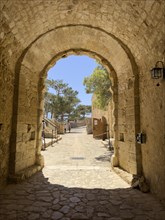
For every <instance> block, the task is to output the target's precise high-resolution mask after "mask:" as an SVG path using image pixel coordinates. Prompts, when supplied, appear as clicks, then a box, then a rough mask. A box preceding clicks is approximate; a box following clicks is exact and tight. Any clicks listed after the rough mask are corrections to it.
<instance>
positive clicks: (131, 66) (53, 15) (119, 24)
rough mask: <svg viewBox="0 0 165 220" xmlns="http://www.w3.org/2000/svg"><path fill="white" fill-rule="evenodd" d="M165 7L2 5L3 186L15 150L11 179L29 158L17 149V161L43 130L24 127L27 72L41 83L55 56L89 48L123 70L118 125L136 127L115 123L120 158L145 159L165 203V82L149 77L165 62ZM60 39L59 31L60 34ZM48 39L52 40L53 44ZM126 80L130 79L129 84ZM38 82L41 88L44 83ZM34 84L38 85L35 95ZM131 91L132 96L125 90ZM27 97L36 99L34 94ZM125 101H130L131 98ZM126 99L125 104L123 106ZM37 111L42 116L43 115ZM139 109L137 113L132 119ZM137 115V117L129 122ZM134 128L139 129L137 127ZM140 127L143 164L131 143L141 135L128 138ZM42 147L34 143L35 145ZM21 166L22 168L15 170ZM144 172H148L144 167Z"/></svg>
mask: <svg viewBox="0 0 165 220" xmlns="http://www.w3.org/2000/svg"><path fill="white" fill-rule="evenodd" d="M164 8H165V2H164V0H159V1H158V0H152V1H148V0H139V1H137V0H132V1H120V0H112V1H107V0H102V1H101V2H100V1H99V0H91V1H88V0H83V1H80V0H70V1H68V0H64V1H57V0H54V1H44V0H40V1H30V2H29V1H28V0H24V1H16V0H13V1H11V0H6V1H1V4H0V10H1V12H2V13H1V18H2V19H1V29H2V30H1V33H0V54H1V56H0V61H1V66H0V67H1V68H0V87H1V93H0V106H1V111H0V177H1V178H0V185H2V183H3V182H4V181H5V180H6V179H7V176H8V161H9V151H10V162H11V161H14V162H12V163H11V164H10V165H9V167H10V173H15V162H17V164H19V161H17V156H18V155H19V157H20V158H21V157H22V156H24V154H23V153H22V152H21V150H22V149H23V148H21V144H20V146H19V148H20V151H18V148H17V151H18V152H17V153H18V154H17V156H16V143H17V146H18V145H19V143H20V142H21V140H22V139H24V141H25V140H26V138H27V139H28V138H29V139H30V138H31V139H33V137H34V133H32V132H33V131H34V130H35V129H36V127H34V126H31V124H33V123H34V121H32V123H30V122H29V123H28V121H27V124H26V126H25V127H24V126H22V127H21V126H18V121H19V120H20V119H21V115H20V113H21V112H23V111H25V110H26V112H27V109H28V108H27V109H26V108H25V109H24V110H23V108H22V106H21V105H20V101H21V100H20V98H21V92H20V91H21V89H22V91H25V90H26V89H25V88H26V87H28V86H29V85H30V81H29V82H28V81H26V83H25V84H24V83H23V85H25V86H22V88H20V87H19V86H20V85H21V83H20V81H21V80H23V79H21V76H23V75H22V73H23V72H26V73H27V76H28V75H30V74H31V76H32V77H31V79H32V78H33V77H34V76H36V81H37V79H39V74H41V72H42V70H43V69H44V67H45V66H46V65H47V64H48V62H49V61H50V60H51V59H52V58H53V56H56V55H57V54H59V55H60V54H64V53H65V51H68V50H75V49H76V50H80V49H81V51H85V50H86V51H88V52H92V53H96V54H98V55H99V56H101V57H102V58H104V60H106V61H108V62H109V63H110V64H111V66H112V67H113V68H114V71H115V72H116V79H119V81H116V82H117V83H116V85H118V87H116V86H115V83H114V88H113V91H115V92H114V94H117V95H116V99H115V100H117V101H115V104H116V105H117V107H119V108H115V109H114V115H118V117H116V122H117V123H116V124H117V125H121V124H123V121H124V120H125V119H126V118H128V121H129V122H128V123H126V126H125V124H123V125H124V126H121V127H120V128H121V129H118V127H117V126H116V125H115V129H116V130H117V131H118V133H116V137H118V138H117V144H118V145H117V144H116V146H117V149H118V150H119V151H120V153H119V156H118V157H122V156H123V158H124V155H126V154H127V153H128V154H129V155H130V157H129V158H131V159H130V160H129V164H130V165H131V163H132V161H136V160H137V159H138V161H139V160H141V159H142V164H143V172H144V175H145V177H146V178H147V179H148V180H149V182H150V185H151V191H152V192H154V193H156V194H157V195H158V196H159V197H160V198H165V194H163V193H162V192H163V190H164V183H165V175H164V173H165V166H164V164H165V158H164V155H165V148H164V140H165V139H164V133H165V123H164V122H165V111H164V109H165V102H164V100H165V99H164V94H165V90H164V88H165V87H164V82H165V81H164V80H163V79H160V80H157V81H155V80H153V79H151V76H150V73H149V71H150V69H151V68H152V67H153V66H154V65H155V63H156V62H157V61H158V60H160V61H163V62H164V60H165V53H164V51H165V49H164V45H165V44H164V39H165V32H164V30H165V29H164V25H165V24H164ZM66 29H67V30H66ZM68 30H69V31H68ZM53 33H56V34H55V35H56V36H55V35H54V34H53ZM60 33H61V34H60ZM65 34H66V35H65ZM46 35H47V36H50V38H46ZM53 35H54V37H53ZM64 35H65V36H64ZM76 35H77V38H76ZM51 36H52V38H51ZM46 39H47V42H46ZM110 39H111V40H110ZM41 41H42V42H43V44H42V42H41ZM73 41H74V42H73ZM54 42H56V45H55V44H54ZM48 44H51V46H52V49H49V51H50V53H49V54H47V51H48V50H45V49H44V47H45V46H46V45H48ZM62 45H63V47H62ZM69 45H70V46H69ZM119 47H120V49H119ZM53 48H54V49H53ZM41 49H42V50H43V51H41ZM47 49H48V47H47ZM115 51H118V52H115ZM123 55H124V56H123ZM46 56H47V59H46ZM60 57H61V56H59V58H60ZM37 58H39V59H37ZM127 64H128V65H127ZM136 64H137V65H136ZM137 66H138V68H137ZM38 67H40V68H38ZM125 67H126V68H125ZM128 73H130V75H128ZM114 75H115V74H114ZM126 76H127V77H128V79H126V78H125V77H126ZM42 78H43V79H44V77H41V79H42ZM138 78H139V79H138ZM122 80H123V82H124V83H122ZM36 81H35V83H34V84H35V85H38V84H36ZM34 84H33V83H32V84H31V85H33V89H34V88H35V86H34ZM41 84H42V83H41ZM138 84H139V85H138ZM156 85H159V86H156ZM24 87H25V88H24ZM117 88H118V89H117ZM125 88H126V91H127V92H126V91H125V92H122V91H123V89H125ZM138 88H139V91H138ZM136 89H137V90H136ZM35 91H37V89H36V90H35ZM131 93H132V94H134V96H133V97H131V96H130V94H131ZM124 94H125V95H126V96H125V95H124ZM26 95H27V96H28V97H29V99H30V95H31V94H30V93H27V94H26ZM18 97H19V102H18ZM123 97H125V98H124V100H123ZM128 97H129V99H128ZM139 97H140V101H139ZM132 99H133V101H132V104H133V103H134V104H133V105H132V106H133V107H132V106H129V108H127V111H125V107H126V106H127V107H128V102H129V100H132ZM35 100H38V99H36V98H35V99H33V100H32V103H35ZM122 100H123V103H122V105H120V104H119V103H120V102H121V101H122ZM12 103H14V104H12ZM139 103H140V105H139ZM18 104H19V105H18ZM25 104H28V102H27V103H26V102H25ZM34 106H35V105H34ZM128 109H129V110H128ZM117 110H118V111H117ZM34 111H35V112H36V110H35V109H34ZM37 111H40V110H37ZM132 111H133V112H135V114H132ZM18 112H19V115H18ZM6 113H7V114H6ZM28 114H30V112H28V113H27V115H28ZM129 114H130V117H128V115H129ZM36 115H38V113H36ZM18 119H19V120H18ZM139 119H140V120H139ZM21 120H22V119H21ZM131 120H132V122H131ZM135 122H137V124H136V123H135ZM139 122H140V124H139ZM131 124H134V126H133V127H134V128H132V127H131ZM35 125H36V121H35ZM140 128H141V129H140ZM18 129H20V132H21V131H23V132H24V131H26V132H27V131H29V132H30V133H31V135H30V137H28V136H26V135H23V137H22V135H20V136H19V133H20V132H18V131H19V130H18ZM33 129H34V130H33ZM133 129H134V131H135V132H134V133H136V132H137V131H138V132H139V131H142V132H144V133H145V134H147V142H146V144H144V145H143V147H142V148H141V146H140V145H138V146H137V147H136V150H137V153H136V155H140V154H138V152H140V151H141V152H142V158H141V159H140V158H138V157H137V158H135V157H134V154H132V149H133V146H132V145H131V137H133V135H131V133H129V132H126V133H127V134H128V136H127V138H126V136H125V135H124V133H125V130H126V131H128V130H132V131H133ZM129 134H130V135H129ZM35 135H36V133H35ZM120 137H121V140H123V137H124V140H126V139H127V140H128V142H129V144H128V145H129V151H128V150H126V148H125V147H124V143H123V141H120V140H119V139H120ZM34 141H35V140H31V143H32V142H34ZM25 149H26V147H25ZM33 159H34V158H33ZM122 161H123V162H122V163H120V162H121V161H120V160H119V165H120V166H121V167H125V166H126V167H127V164H126V161H127V160H125V159H124V160H122ZM33 162H34V161H32V162H31V163H33ZM13 164H14V167H12V165H13ZM133 164H134V162H133ZM136 164H141V163H136ZM24 166H25V167H26V166H28V164H24ZM126 170H128V169H127V168H126ZM138 170H141V168H140V167H139V168H138Z"/></svg>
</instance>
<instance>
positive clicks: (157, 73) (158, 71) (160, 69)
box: [151, 61, 165, 79]
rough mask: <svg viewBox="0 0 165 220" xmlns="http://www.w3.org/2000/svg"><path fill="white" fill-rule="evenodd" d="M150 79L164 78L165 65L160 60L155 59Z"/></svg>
mask: <svg viewBox="0 0 165 220" xmlns="http://www.w3.org/2000/svg"><path fill="white" fill-rule="evenodd" d="M151 77H152V79H159V78H163V79H164V78H165V66H164V63H163V62H162V61H157V62H156V64H155V67H154V68H152V69H151Z"/></svg>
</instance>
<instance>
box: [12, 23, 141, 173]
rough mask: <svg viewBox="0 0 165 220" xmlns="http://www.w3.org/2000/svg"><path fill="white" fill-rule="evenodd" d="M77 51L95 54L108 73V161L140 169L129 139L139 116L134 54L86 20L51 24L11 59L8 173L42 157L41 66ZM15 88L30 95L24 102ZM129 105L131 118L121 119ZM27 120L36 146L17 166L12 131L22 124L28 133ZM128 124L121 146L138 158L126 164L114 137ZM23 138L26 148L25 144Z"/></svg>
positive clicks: (134, 170) (136, 128)
mask: <svg viewBox="0 0 165 220" xmlns="http://www.w3.org/2000/svg"><path fill="white" fill-rule="evenodd" d="M75 33H76V35H75ZM68 36H69V37H68ZM91 36H93V38H91ZM98 37H99V38H101V39H102V41H101V42H98ZM82 53H83V54H86V55H88V56H90V57H94V58H95V59H98V60H99V61H100V62H101V63H102V65H103V66H104V67H106V68H107V69H108V71H110V72H111V74H112V81H113V85H112V93H113V103H114V113H113V115H114V118H115V119H114V131H115V149H116V152H115V158H114V162H113V165H114V166H116V165H120V166H121V167H124V168H125V169H126V170H128V171H129V172H131V173H137V172H138V173H139V172H141V163H140V160H141V158H140V150H139V149H138V148H137V146H136V142H135V140H134V139H135V134H136V133H137V131H139V126H140V116H139V115H137V114H136V111H138V110H139V92H138V68H137V65H136V63H135V60H134V58H133V55H132V54H131V52H130V50H129V49H128V48H127V47H126V46H125V45H124V44H122V42H121V41H120V40H117V39H116V38H115V37H112V36H111V34H109V33H107V32H105V31H103V30H101V29H98V28H94V27H89V26H86V25H84V26H83V25H74V26H64V27H59V28H56V29H55V30H51V31H49V32H47V33H45V34H43V35H42V36H40V37H38V38H37V39H36V40H35V41H33V42H32V43H31V44H30V45H29V46H28V47H27V48H26V49H25V50H24V52H23V53H22V55H21V56H20V58H19V60H18V62H17V64H16V68H15V72H16V76H17V77H16V78H17V79H16V84H17V85H18V86H17V89H16V91H15V97H14V104H13V109H14V113H15V117H13V118H14V119H13V127H14V128H15V129H13V130H14V131H15V132H13V134H12V136H11V140H14V141H12V143H11V149H12V150H11V152H10V167H13V166H14V169H11V170H10V173H12V174H13V173H14V174H15V173H19V172H20V171H21V170H22V169H25V168H26V167H29V166H31V165H32V164H40V163H41V160H42V159H41V155H40V147H39V146H40V142H41V118H42V114H43V110H42V106H43V92H42V91H44V90H43V89H44V80H45V78H46V72H47V70H48V69H49V68H50V67H51V65H52V64H53V63H55V62H56V61H57V60H58V59H60V58H61V57H62V56H66V55H67V56H68V55H70V54H77V55H78V54H82ZM130 82H131V83H130ZM22 85H23V86H22ZM31 87H32V88H33V89H31V90H30V89H29V88H31ZM33 90H34V91H33ZM32 91H33V92H34V93H33V92H32ZM32 93H33V94H32ZM20 94H25V97H27V100H29V98H30V101H29V105H28V102H27V100H26V98H25V99H21V98H20ZM25 100H26V101H25ZM123 100H124V102H123ZM127 100H129V101H128V102H129V106H127ZM31 105H33V108H30V107H31ZM127 107H128V108H127ZM129 111H130V112H131V116H132V117H131V118H132V119H131V120H132V121H130V122H129V123H127V121H124V122H123V121H121V118H122V117H125V119H126V117H127V115H126V112H129ZM34 112H35V114H34ZM123 114H124V116H123ZM119 119H120V121H119ZM122 123H123V124H122ZM27 125H31V127H33V131H32V132H35V141H34V143H33V144H34V145H35V150H34V151H33V158H32V160H31V161H30V162H29V163H27V164H25V163H24V166H21V162H20V161H19V160H18V159H17V150H16V149H17V148H18V144H17V140H16V137H18V136H19V135H20V133H22V130H21V129H20V128H22V127H23V128H24V130H25V133H27V128H25V127H27ZM119 127H120V129H119ZM129 129H130V130H131V136H130V137H128V138H127V139H125V140H126V143H125V145H127V146H128V147H127V150H126V152H128V150H130V158H131V156H132V155H134V157H137V155H138V158H139V159H138V160H139V161H138V162H137V161H136V162H134V164H133V165H131V168H130V167H129V166H130V164H131V163H132V160H133V159H132V160H131V162H130V164H129V163H128V162H125V158H122V153H123V152H122V151H121V152H120V154H119V151H118V149H121V145H122V144H123V143H121V141H120V139H119V136H120V133H122V132H123V133H125V135H126V136H129V134H128V130H129ZM25 136H26V135H25ZM22 142H23V140H22ZM27 142H28V141H26V144H25V145H26V147H25V148H27V147H28V145H27ZM137 149H138V152H137ZM11 164H12V165H11ZM16 164H17V166H16ZM137 164H138V165H139V168H138V167H137Z"/></svg>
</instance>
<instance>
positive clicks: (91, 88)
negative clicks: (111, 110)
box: [83, 65, 112, 109]
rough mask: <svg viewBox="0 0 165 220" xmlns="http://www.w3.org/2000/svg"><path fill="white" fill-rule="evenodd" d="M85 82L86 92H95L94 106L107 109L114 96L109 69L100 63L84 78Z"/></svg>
mask: <svg viewBox="0 0 165 220" xmlns="http://www.w3.org/2000/svg"><path fill="white" fill-rule="evenodd" d="M83 84H84V85H85V86H86V88H85V89H86V93H93V94H95V96H96V100H95V101H94V103H93V104H94V106H96V107H97V108H99V109H105V108H106V106H107V105H108V103H109V100H110V99H111V96H112V94H111V92H110V87H111V81H110V78H109V74H108V72H107V70H106V69H105V68H104V67H103V66H101V65H99V66H98V67H96V68H95V70H94V71H93V73H92V74H91V75H90V76H88V77H85V78H84V81H83Z"/></svg>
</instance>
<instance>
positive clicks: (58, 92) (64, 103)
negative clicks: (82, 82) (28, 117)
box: [45, 80, 80, 121]
mask: <svg viewBox="0 0 165 220" xmlns="http://www.w3.org/2000/svg"><path fill="white" fill-rule="evenodd" d="M46 85H47V87H48V88H52V89H53V90H54V93H49V92H46V93H45V100H46V101H45V112H46V114H48V112H49V111H50V112H51V115H52V116H54V117H55V118H56V119H59V118H61V120H62V121H63V120H64V116H65V115H70V114H71V112H72V111H73V110H74V108H75V107H76V105H77V104H78V103H79V102H80V100H79V99H78V98H77V95H78V92H77V91H74V90H73V89H72V88H71V87H69V86H68V84H66V83H64V82H63V81H62V80H47V82H46Z"/></svg>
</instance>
